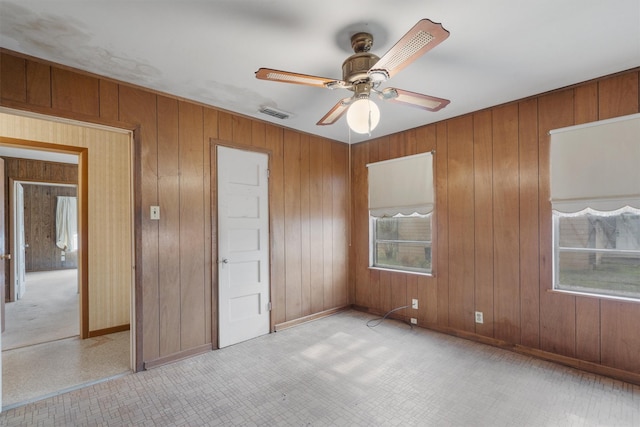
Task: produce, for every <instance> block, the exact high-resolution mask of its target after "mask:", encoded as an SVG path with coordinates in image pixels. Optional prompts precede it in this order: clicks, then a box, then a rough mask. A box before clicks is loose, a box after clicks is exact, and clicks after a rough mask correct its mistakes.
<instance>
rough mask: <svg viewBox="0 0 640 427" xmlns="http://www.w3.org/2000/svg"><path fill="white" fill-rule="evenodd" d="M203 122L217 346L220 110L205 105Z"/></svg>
mask: <svg viewBox="0 0 640 427" xmlns="http://www.w3.org/2000/svg"><path fill="white" fill-rule="evenodd" d="M203 121H204V125H203V128H204V131H203V133H204V143H203V149H204V152H203V154H202V155H203V157H204V159H205V163H204V171H205V174H204V180H203V185H204V188H205V195H204V206H205V246H206V248H207V249H206V251H205V262H206V263H207V265H205V271H206V272H208V274H209V280H211V286H207V287H206V288H205V298H206V300H207V301H211V304H210V305H209V306H205V308H206V309H207V312H208V314H207V319H208V321H207V325H206V328H205V334H206V335H207V336H210V337H211V343H212V346H213V348H218V293H217V289H218V288H217V286H218V277H217V274H218V270H217V266H218V263H217V262H216V261H217V260H218V246H217V242H218V234H217V233H218V225H217V224H218V223H217V195H216V191H217V189H216V186H215V184H212V183H214V182H217V181H216V180H217V177H216V172H217V165H216V157H215V149H216V146H215V141H216V140H217V139H218V111H217V110H214V109H212V108H205V109H204V110H203ZM263 130H264V129H263ZM265 139H266V135H265Z"/></svg>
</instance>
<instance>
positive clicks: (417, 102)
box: [379, 87, 451, 112]
mask: <svg viewBox="0 0 640 427" xmlns="http://www.w3.org/2000/svg"><path fill="white" fill-rule="evenodd" d="M379 94H380V98H382V99H384V100H385V101H391V102H397V103H399V104H406V105H409V106H411V107H417V108H422V109H423V110H427V111H433V112H435V111H440V110H442V109H443V108H444V107H446V106H447V105H449V103H450V102H451V101H449V100H448V99H443V98H436V97H435V96H429V95H423V94H421V93H415V92H409V91H408V90H402V89H395V88H392V87H388V88H385V89H384V90H383V91H382V92H379Z"/></svg>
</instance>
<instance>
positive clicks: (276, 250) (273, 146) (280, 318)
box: [266, 126, 286, 327]
mask: <svg viewBox="0 0 640 427" xmlns="http://www.w3.org/2000/svg"><path fill="white" fill-rule="evenodd" d="M283 141H284V131H283V130H282V129H279V128H277V127H275V126H267V128H266V144H267V148H269V149H270V150H271V165H270V167H271V173H270V174H269V192H270V194H269V197H270V199H271V200H270V218H271V301H272V303H273V304H272V305H273V309H272V311H271V326H272V327H273V326H274V325H276V324H278V323H282V322H284V321H285V320H286V292H285V289H286V273H285V272H286V264H285V259H286V253H285V227H286V224H285V205H284V203H285V193H284V189H285V178H284V143H283Z"/></svg>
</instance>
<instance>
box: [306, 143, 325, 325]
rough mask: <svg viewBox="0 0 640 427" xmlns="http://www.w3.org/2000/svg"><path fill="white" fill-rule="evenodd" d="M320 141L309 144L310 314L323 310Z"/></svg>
mask: <svg viewBox="0 0 640 427" xmlns="http://www.w3.org/2000/svg"><path fill="white" fill-rule="evenodd" d="M322 174H323V169H322V140H321V139H320V138H318V137H311V139H310V142H309V215H310V229H309V241H310V242H311V247H310V250H309V257H310V263H311V266H310V269H311V273H310V274H311V312H312V313H319V312H321V311H322V310H324V248H323V245H322V244H321V242H322V238H323V235H324V234H323V231H322V223H323V221H322V214H323V212H324V210H323V208H322V201H323V200H322Z"/></svg>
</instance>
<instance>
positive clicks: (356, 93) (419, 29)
mask: <svg viewBox="0 0 640 427" xmlns="http://www.w3.org/2000/svg"><path fill="white" fill-rule="evenodd" d="M447 37H449V31H447V30H446V29H444V27H442V24H439V23H434V22H432V21H431V20H429V19H422V20H420V21H418V23H417V24H416V25H414V26H413V28H411V30H409V32H408V33H407V34H405V35H404V36H403V37H402V38H401V39H400V40H399V41H398V42H397V43H396V44H395V45H394V46H393V47H392V48H391V49H390V50H389V51H388V52H387V53H385V54H384V55H383V56H382V58H378V57H377V56H376V55H374V54H372V53H370V52H369V50H370V49H371V47H372V46H373V36H372V35H371V34H369V33H366V32H359V33H356V34H354V35H353V36H351V47H352V48H353V50H354V52H355V53H354V54H353V55H351V56H350V57H348V58H347V59H346V60H345V61H344V62H343V63H342V80H336V79H330V78H326V77H317V76H311V75H307V74H298V73H291V72H288V71H279V70H274V69H270V68H260V69H259V70H258V71H256V78H258V79H261V80H272V81H277V82H284V83H295V84H301V85H306V86H315V87H322V88H327V89H348V90H350V91H352V92H353V95H352V96H351V97H348V98H344V99H342V100H340V101H338V103H337V104H336V105H335V106H334V107H333V108H332V109H331V110H329V112H328V113H327V114H325V115H324V117H322V118H321V119H320V121H318V123H317V124H318V125H321V126H325V125H331V124H333V123H335V122H336V121H338V119H340V117H342V116H343V115H344V113H345V112H346V111H347V110H349V112H348V113H347V121H348V122H349V126H350V127H351V128H352V129H353V130H354V131H356V132H359V133H371V130H373V128H374V127H375V125H377V122H378V120H379V118H380V112H379V109H378V107H377V106H376V104H375V103H373V102H372V101H370V95H371V93H372V92H373V93H375V94H376V95H377V96H378V97H379V98H381V99H383V100H385V101H391V102H397V103H401V104H406V105H410V106H412V107H417V108H421V109H424V110H427V111H439V110H441V109H442V108H444V107H445V106H447V105H448V104H449V102H450V101H449V100H447V99H442V98H436V97H434V96H429V95H423V94H420V93H415V92H409V91H406V90H402V89H396V88H392V87H387V88H384V89H380V85H381V84H382V83H384V82H386V81H387V80H389V79H390V78H391V77H393V76H394V75H395V74H397V73H398V72H399V71H400V70H402V69H403V68H404V67H406V66H407V65H409V64H411V63H412V62H413V61H415V60H416V59H417V58H418V57H420V56H421V55H423V54H425V53H426V52H428V51H429V50H431V49H433V48H434V47H436V46H437V45H438V44H440V43H441V42H442V41H444V40H445V39H446V38H447ZM358 110H360V112H358ZM352 113H353V116H354V117H350V116H352ZM358 114H360V124H359V125H355V126H352V122H353V123H355V122H356V121H357V120H358V118H356V117H355V116H356V115H358ZM362 117H364V119H362ZM363 120H364V122H363Z"/></svg>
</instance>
